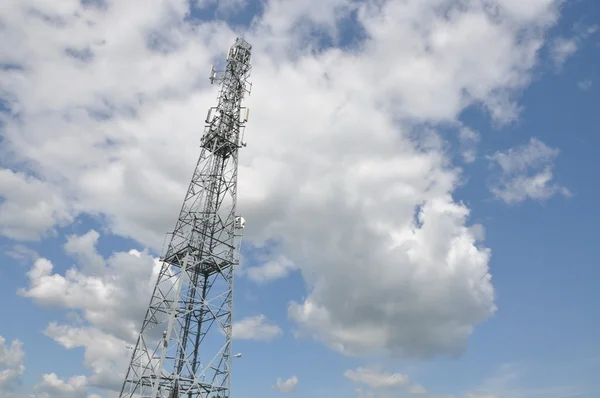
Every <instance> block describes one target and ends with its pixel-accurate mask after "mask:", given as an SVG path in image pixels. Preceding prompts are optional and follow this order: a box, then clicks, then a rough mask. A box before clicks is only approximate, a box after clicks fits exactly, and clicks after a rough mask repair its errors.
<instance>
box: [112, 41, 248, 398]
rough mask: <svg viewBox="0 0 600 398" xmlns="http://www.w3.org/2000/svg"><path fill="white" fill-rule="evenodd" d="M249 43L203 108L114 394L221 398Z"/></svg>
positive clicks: (240, 44) (236, 49)
mask: <svg viewBox="0 0 600 398" xmlns="http://www.w3.org/2000/svg"><path fill="white" fill-rule="evenodd" d="M251 48H252V47H251V46H250V44H248V43H247V42H246V41H245V40H243V39H240V38H237V39H236V41H235V43H234V44H233V46H232V47H231V48H230V49H229V53H228V55H227V63H226V67H225V71H223V72H221V73H219V74H218V75H217V72H215V70H214V68H212V69H211V74H210V80H211V83H213V82H214V81H215V80H217V81H220V90H219V97H218V105H217V106H216V107H213V108H210V109H209V111H208V115H207V118H206V127H205V130H204V135H203V137H202V139H201V153H200V158H199V160H198V163H197V165H196V169H195V171H194V175H193V177H192V181H191V183H190V185H189V188H188V191H187V194H186V196H185V200H184V202H183V206H182V208H181V212H180V213H179V219H178V220H177V223H176V225H175V230H174V232H173V233H172V234H170V240H169V244H168V246H166V250H165V251H164V253H163V255H162V257H161V261H162V267H161V271H160V273H159V276H158V281H157V283H156V285H155V288H154V292H153V294H152V298H151V300H150V305H149V308H148V310H147V312H146V317H145V319H144V322H143V324H142V329H141V332H140V335H139V337H138V340H137V343H136V346H135V348H134V350H133V355H132V358H131V362H130V365H129V368H128V370H127V375H126V377H125V382H124V383H123V388H122V389H121V394H120V397H136V398H157V397H160V398H179V397H182V398H183V397H185V398H192V397H203V398H206V397H213V396H219V397H228V396H229V387H230V368H231V331H232V330H231V327H232V304H233V274H234V268H235V266H236V264H237V262H238V261H239V260H238V244H239V242H240V239H239V238H240V235H238V234H236V230H239V229H242V228H243V227H244V220H243V219H242V218H241V217H237V216H236V214H235V210H236V196H237V170H238V149H239V148H240V147H242V146H245V144H244V143H243V141H242V139H243V131H244V126H245V123H246V121H247V120H248V110H247V108H242V106H241V103H242V99H243V97H244V95H245V94H246V93H247V92H248V93H249V89H248V88H249V87H251V84H250V83H249V82H248V78H249V76H250V68H251V67H250V55H251Z"/></svg>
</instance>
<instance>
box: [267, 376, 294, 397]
mask: <svg viewBox="0 0 600 398" xmlns="http://www.w3.org/2000/svg"><path fill="white" fill-rule="evenodd" d="M297 387H298V377H296V376H292V377H290V378H289V379H287V380H283V379H282V378H281V377H279V378H277V382H276V383H275V385H274V386H273V388H275V389H277V390H278V391H279V392H281V393H290V392H293V391H295V390H296V388H297Z"/></svg>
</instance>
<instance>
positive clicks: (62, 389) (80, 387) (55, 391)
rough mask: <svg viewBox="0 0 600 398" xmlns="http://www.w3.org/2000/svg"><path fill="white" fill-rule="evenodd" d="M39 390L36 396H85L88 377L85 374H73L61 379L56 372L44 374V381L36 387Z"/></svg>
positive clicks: (69, 397)
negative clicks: (65, 379) (67, 378)
mask: <svg viewBox="0 0 600 398" xmlns="http://www.w3.org/2000/svg"><path fill="white" fill-rule="evenodd" d="M35 389H36V390H37V391H39V394H38V395H36V398H38V397H39V398H55V397H60V398H85V397H88V394H87V379H86V378H85V376H73V377H71V378H69V380H67V381H64V380H61V379H60V378H59V377H58V376H57V375H56V374H55V373H49V374H44V375H42V381H41V382H40V383H39V384H38V385H37V386H36V388H35Z"/></svg>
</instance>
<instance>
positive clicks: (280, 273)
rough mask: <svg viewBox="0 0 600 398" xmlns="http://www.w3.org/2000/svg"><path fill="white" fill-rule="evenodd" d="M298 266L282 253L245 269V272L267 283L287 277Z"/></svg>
mask: <svg viewBox="0 0 600 398" xmlns="http://www.w3.org/2000/svg"><path fill="white" fill-rule="evenodd" d="M295 268H296V266H295V265H294V263H293V262H292V261H291V260H290V259H288V258H287V257H285V256H283V255H280V256H278V257H277V258H274V259H271V260H268V261H266V262H265V263H264V264H262V265H260V266H255V267H249V268H246V269H243V274H245V275H247V276H248V278H249V279H250V280H252V281H254V282H257V283H265V282H270V281H274V280H278V279H282V278H285V277H286V276H287V275H288V274H289V273H290V272H291V271H292V270H294V269H295Z"/></svg>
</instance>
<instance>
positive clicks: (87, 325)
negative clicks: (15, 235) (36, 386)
mask: <svg viewBox="0 0 600 398" xmlns="http://www.w3.org/2000/svg"><path fill="white" fill-rule="evenodd" d="M97 239H98V233H97V232H96V231H93V230H92V231H89V232H88V233H86V234H84V235H82V236H71V237H69V238H68V240H67V243H66V244H65V251H66V252H67V253H68V254H69V255H71V256H73V257H75V258H76V259H79V260H80V261H81V262H82V263H81V264H80V265H76V266H73V267H71V268H69V269H68V270H67V271H66V272H65V273H64V275H61V274H57V273H54V272H53V268H54V265H53V264H52V262H50V261H49V260H48V259H46V258H39V259H38V260H36V261H35V263H34V265H33V267H32V268H31V270H30V271H29V272H28V273H27V276H28V278H29V286H28V287H27V288H25V289H20V291H19V293H20V294H21V295H23V296H25V297H29V298H31V299H33V300H34V301H35V302H36V303H38V304H39V305H40V306H44V307H52V308H61V309H66V310H69V311H72V312H74V314H75V315H76V316H74V317H72V318H74V320H73V321H72V322H67V323H62V324H61V323H57V322H51V323H50V324H49V325H48V326H47V328H46V330H45V332H44V333H45V334H46V335H47V336H48V337H50V338H52V339H53V340H55V341H56V342H57V343H59V344H60V345H62V346H63V347H65V348H66V349H73V348H78V347H81V348H83V349H84V358H83V365H84V366H85V367H86V368H87V369H88V370H89V371H90V374H89V377H88V378H87V384H88V385H90V386H95V387H100V388H109V389H118V388H120V387H121V383H122V382H123V379H122V378H123V375H124V374H125V370H126V366H127V365H128V360H129V356H130V353H128V351H127V349H126V345H127V344H133V343H134V342H135V339H136V338H137V334H138V332H139V327H140V325H141V322H142V318H143V315H144V313H145V310H146V306H147V304H148V300H149V297H150V295H151V292H152V288H153V282H154V281H155V280H156V276H157V273H158V267H159V263H158V261H157V260H156V259H153V258H152V257H150V256H148V255H147V254H145V253H140V252H137V251H134V250H132V251H130V252H117V253H114V254H113V255H112V256H111V257H110V258H107V259H104V258H102V257H101V256H99V255H98V253H97V251H96V248H95V246H96V242H97ZM90 265H93V267H90ZM77 318H81V319H77ZM45 381H48V382H50V381H54V382H56V383H55V384H56V385H59V384H60V383H58V381H57V380H55V379H54V378H53V376H48V378H47V380H46V379H45ZM57 383H58V384H57ZM64 383H66V384H67V385H71V386H73V387H76V386H77V391H80V390H81V391H83V386H84V384H83V383H82V379H78V378H75V379H69V381H67V382H64ZM61 385H62V384H61ZM43 386H45V387H44V388H43V389H44V391H49V390H48V388H46V387H48V386H47V385H46V384H43ZM63 387H65V386H63ZM57 388H58V387H57ZM65 388H66V387H65ZM75 392H76V391H74V393H75ZM82 394H83V392H82Z"/></svg>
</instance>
